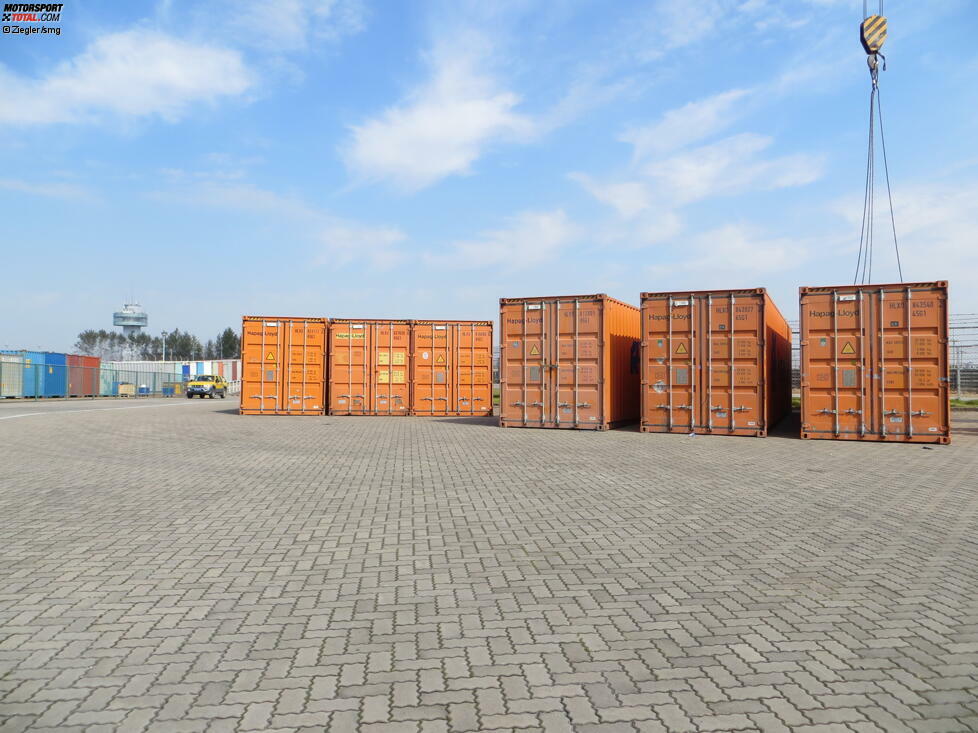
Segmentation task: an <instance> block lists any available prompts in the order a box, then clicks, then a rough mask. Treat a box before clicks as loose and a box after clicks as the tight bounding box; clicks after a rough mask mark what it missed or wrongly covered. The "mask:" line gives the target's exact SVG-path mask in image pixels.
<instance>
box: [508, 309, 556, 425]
mask: <svg viewBox="0 0 978 733" xmlns="http://www.w3.org/2000/svg"><path fill="white" fill-rule="evenodd" d="M546 316H547V311H546V303H543V302H526V301H524V302H518V303H506V304H504V306H503V309H502V318H501V320H502V328H503V335H502V344H501V359H502V364H501V366H500V369H501V371H502V372H503V394H502V395H500V407H501V413H502V419H503V422H504V424H511V425H536V426H539V425H542V424H544V421H545V420H546V416H547V407H548V406H550V404H551V403H552V402H554V400H552V399H549V398H548V397H547V395H546V391H545V375H544V373H543V372H544V351H545V348H546V347H545V344H546V341H547V338H548V336H549V331H548V329H547V327H546V323H545V318H546ZM551 409H552V408H551Z"/></svg>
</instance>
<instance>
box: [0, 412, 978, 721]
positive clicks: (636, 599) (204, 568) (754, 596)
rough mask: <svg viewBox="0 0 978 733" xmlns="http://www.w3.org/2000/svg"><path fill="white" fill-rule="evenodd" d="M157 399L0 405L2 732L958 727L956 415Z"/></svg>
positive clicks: (968, 620)
mask: <svg viewBox="0 0 978 733" xmlns="http://www.w3.org/2000/svg"><path fill="white" fill-rule="evenodd" d="M99 404H104V403H91V405H92V406H93V407H94V406H97V405H99ZM113 404H114V403H113ZM150 404H153V403H150ZM167 404H169V405H170V407H169V408H163V407H159V408H158V409H157V408H155V407H150V408H146V409H138V410H116V411H110V410H104V411H103V410H97V411H93V412H87V413H82V412H64V413H63V414H56V413H58V412H59V409H64V410H67V409H68V408H55V407H51V408H49V409H48V413H47V414H43V415H38V416H33V417H29V418H21V419H9V420H4V421H0V446H2V448H0V456H2V458H0V730H2V731H4V732H7V731H19V730H24V729H31V730H38V731H40V730H58V731H74V730H78V731H82V730H84V731H103V730H105V731H109V730H125V731H141V730H149V731H237V730H241V731H246V730H255V731H258V730H277V731H321V730H324V729H325V730H333V731H363V732H364V733H381V732H385V733H386V732H389V733H394V732H399V731H415V732H422V731H423V732H425V733H429V732H430V733H433V732H435V731H474V730H480V731H488V730H494V731H508V730H524V731H525V730H535V731H547V732H548V733H549V732H557V731H572V730H574V731H594V732H597V731H608V732H609V733H610V732H611V731H650V732H651V731H663V732H671V733H682V732H684V731H689V732H693V731H765V732H775V731H786V730H792V731H801V732H810V733H815V732H816V731H821V732H825V733H829V732H830V731H840V732H845V733H870V732H871V731H885V732H888V733H889V732H899V731H911V732H914V733H917V732H919V733H925V732H927V731H934V732H937V731H975V730H978V421H976V420H975V419H973V418H969V417H967V416H965V418H964V419H963V420H964V421H962V422H961V424H960V428H961V430H960V431H959V433H958V434H957V435H956V436H955V442H954V444H953V445H951V446H949V447H934V448H923V447H921V446H908V445H854V444H851V443H836V442H830V441H818V442H804V441H800V440H792V439H789V438H786V437H771V438H768V439H752V438H722V437H716V438H707V437H696V438H689V437H685V436H672V435H648V434H639V433H637V432H632V431H614V432H608V433H581V432H570V431H561V432H557V431H541V430H516V429H508V430H503V429H500V428H496V427H494V426H493V425H492V424H491V423H490V422H488V421H480V420H476V421H465V420H451V419H408V418H392V419H386V418H349V417H343V418H339V417H337V418H260V417H240V416H238V415H236V414H232V411H233V408H234V407H235V404H234V403H233V402H232V401H230V400H227V401H224V402H219V401H216V400H215V401H214V402H211V401H207V402H194V403H184V404H181V405H177V404H175V403H167ZM69 406H70V405H69ZM18 409H21V410H22V411H23V410H27V409H28V408H26V407H25V408H18ZM38 409H41V408H38ZM4 414H13V413H12V412H11V411H10V410H8V409H7V407H6V406H4V409H3V412H0V416H2V415H4Z"/></svg>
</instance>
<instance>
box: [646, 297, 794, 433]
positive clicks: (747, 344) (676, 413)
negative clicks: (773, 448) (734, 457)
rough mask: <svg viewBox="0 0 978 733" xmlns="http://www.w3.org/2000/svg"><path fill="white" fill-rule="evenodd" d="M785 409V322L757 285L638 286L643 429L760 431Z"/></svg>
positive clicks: (788, 374) (788, 344) (787, 332)
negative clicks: (651, 289)
mask: <svg viewBox="0 0 978 733" xmlns="http://www.w3.org/2000/svg"><path fill="white" fill-rule="evenodd" d="M790 411H791V328H790V327H789V325H788V322H787V321H786V320H785V319H784V316H782V315H781V312H780V311H779V310H778V309H777V307H776V306H775V305H774V302H773V301H772V300H771V298H770V296H769V295H768V294H767V292H766V291H765V290H764V289H763V288H756V289H751V290H702V291H693V292H690V291H686V292H672V293H642V423H641V430H642V431H643V432H658V433H687V434H688V433H699V434H717V435H753V436H764V435H767V432H768V431H769V430H770V429H771V428H772V427H773V426H774V425H776V424H777V423H778V421H780V420H781V418H783V417H784V416H785V415H786V414H787V413H788V412H790Z"/></svg>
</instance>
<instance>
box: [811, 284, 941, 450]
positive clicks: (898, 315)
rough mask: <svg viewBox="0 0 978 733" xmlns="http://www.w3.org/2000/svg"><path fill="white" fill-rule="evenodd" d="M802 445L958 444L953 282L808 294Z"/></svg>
mask: <svg viewBox="0 0 978 733" xmlns="http://www.w3.org/2000/svg"><path fill="white" fill-rule="evenodd" d="M800 316H801V320H800V326H801V436H802V437H803V438H829V439H838V440H866V441H892V442H915V443H949V442H950V406H949V402H948V400H949V396H950V395H949V389H948V388H949V380H948V376H949V375H948V338H947V337H948V320H947V283H946V282H943V281H941V282H925V283H899V284H895V285H846V286H838V287H821V288H818V287H803V288H801V289H800Z"/></svg>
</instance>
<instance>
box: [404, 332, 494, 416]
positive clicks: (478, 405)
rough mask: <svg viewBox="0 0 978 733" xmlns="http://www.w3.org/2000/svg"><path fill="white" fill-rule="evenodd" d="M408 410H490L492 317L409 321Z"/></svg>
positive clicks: (463, 412) (450, 412)
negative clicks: (484, 318)
mask: <svg viewBox="0 0 978 733" xmlns="http://www.w3.org/2000/svg"><path fill="white" fill-rule="evenodd" d="M408 374H409V375H410V382H411V393H410V400H411V402H410V404H411V407H410V413H411V414H412V415H422V416H423V415H429V416H439V415H441V416H445V415H458V416H473V415H491V414H492V321H411V349H410V368H409V370H408Z"/></svg>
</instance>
